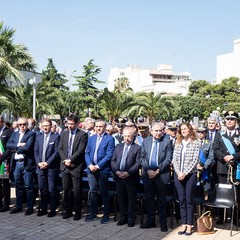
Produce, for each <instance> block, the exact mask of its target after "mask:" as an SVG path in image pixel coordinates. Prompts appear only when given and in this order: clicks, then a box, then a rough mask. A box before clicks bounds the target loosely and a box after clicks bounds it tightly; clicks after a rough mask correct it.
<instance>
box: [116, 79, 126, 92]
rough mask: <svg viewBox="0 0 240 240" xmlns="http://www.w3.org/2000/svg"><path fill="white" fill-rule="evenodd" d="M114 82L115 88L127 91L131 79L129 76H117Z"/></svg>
mask: <svg viewBox="0 0 240 240" xmlns="http://www.w3.org/2000/svg"><path fill="white" fill-rule="evenodd" d="M114 82H115V84H114V90H119V91H125V90H126V89H128V88H129V80H128V78H127V77H120V78H117V79H115V80H114Z"/></svg>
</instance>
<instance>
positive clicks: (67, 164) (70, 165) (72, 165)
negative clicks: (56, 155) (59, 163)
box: [63, 159, 75, 167]
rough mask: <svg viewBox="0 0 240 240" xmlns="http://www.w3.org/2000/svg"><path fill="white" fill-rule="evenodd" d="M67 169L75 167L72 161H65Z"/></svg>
mask: <svg viewBox="0 0 240 240" xmlns="http://www.w3.org/2000/svg"><path fill="white" fill-rule="evenodd" d="M63 162H64V164H65V166H66V167H74V166H75V165H74V164H73V163H72V162H71V160H70V159H65V160H63Z"/></svg>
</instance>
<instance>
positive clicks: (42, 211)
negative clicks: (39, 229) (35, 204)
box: [37, 210, 48, 217]
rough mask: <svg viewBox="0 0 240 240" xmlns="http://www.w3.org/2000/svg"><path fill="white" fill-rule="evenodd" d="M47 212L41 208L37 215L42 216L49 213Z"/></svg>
mask: <svg viewBox="0 0 240 240" xmlns="http://www.w3.org/2000/svg"><path fill="white" fill-rule="evenodd" d="M47 213H48V212H47V210H45V211H44V210H40V211H38V213H37V216H38V217H41V216H43V215H47Z"/></svg>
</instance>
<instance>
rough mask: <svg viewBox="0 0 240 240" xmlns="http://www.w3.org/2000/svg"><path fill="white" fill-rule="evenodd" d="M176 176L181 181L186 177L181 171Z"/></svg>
mask: <svg viewBox="0 0 240 240" xmlns="http://www.w3.org/2000/svg"><path fill="white" fill-rule="evenodd" d="M177 177H178V180H179V181H182V180H183V179H184V178H185V177H186V175H185V173H183V172H179V173H178V175H177Z"/></svg>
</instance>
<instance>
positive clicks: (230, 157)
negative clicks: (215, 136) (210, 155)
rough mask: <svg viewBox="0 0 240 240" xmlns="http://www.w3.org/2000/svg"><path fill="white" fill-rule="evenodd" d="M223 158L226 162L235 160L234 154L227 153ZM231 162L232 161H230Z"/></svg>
mask: <svg viewBox="0 0 240 240" xmlns="http://www.w3.org/2000/svg"><path fill="white" fill-rule="evenodd" d="M223 160H224V161H225V162H226V163H230V161H232V160H233V155H226V156H225V157H224V158H223ZM230 164H231V163H230Z"/></svg>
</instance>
